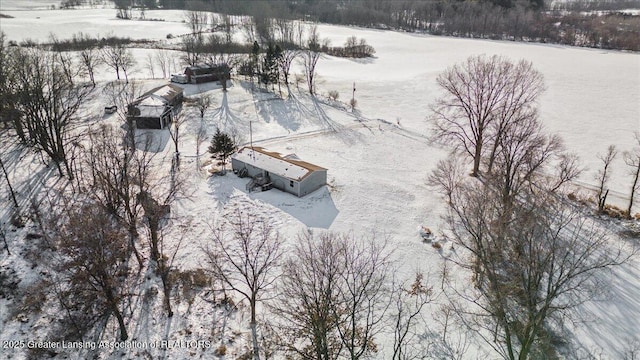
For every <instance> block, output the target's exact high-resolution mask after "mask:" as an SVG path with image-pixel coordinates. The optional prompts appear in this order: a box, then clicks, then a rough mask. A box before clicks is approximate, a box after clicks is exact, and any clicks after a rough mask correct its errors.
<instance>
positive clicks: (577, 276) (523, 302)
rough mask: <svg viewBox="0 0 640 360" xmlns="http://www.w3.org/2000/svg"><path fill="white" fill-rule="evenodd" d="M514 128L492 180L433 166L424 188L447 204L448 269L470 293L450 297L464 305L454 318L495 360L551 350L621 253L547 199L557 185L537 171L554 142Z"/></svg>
mask: <svg viewBox="0 0 640 360" xmlns="http://www.w3.org/2000/svg"><path fill="white" fill-rule="evenodd" d="M516 129H520V130H519V131H514V130H513V129H511V130H509V132H508V133H509V134H505V135H504V136H503V137H502V139H501V145H500V149H501V150H500V152H499V153H498V157H497V158H496V166H495V169H494V171H493V173H492V174H491V175H492V176H487V177H484V178H483V179H482V181H480V180H476V179H474V178H465V177H463V176H460V174H459V171H456V169H457V167H455V166H445V165H444V164H443V163H441V165H439V167H438V169H437V172H436V173H434V176H433V177H432V179H431V180H432V182H433V183H436V184H437V185H438V186H440V187H441V190H442V191H443V193H444V194H445V195H446V197H447V200H448V206H449V213H448V215H447V216H446V219H447V221H448V224H449V230H450V238H451V240H453V241H454V243H455V244H456V248H457V249H462V250H463V251H462V252H461V253H464V254H463V255H462V256H461V257H460V261H456V263H457V265H459V266H461V267H462V268H464V269H467V270H469V271H471V272H472V273H473V274H474V278H473V283H474V285H475V290H473V291H465V289H460V288H453V290H454V294H453V295H454V296H456V297H460V298H462V299H464V302H463V305H462V306H460V307H456V311H457V314H458V315H460V319H462V320H463V321H464V322H465V324H466V325H467V326H468V327H469V329H471V330H473V331H474V332H476V334H478V335H479V336H481V337H482V338H483V339H484V340H485V341H486V342H487V344H489V345H490V346H492V347H493V348H494V349H495V350H496V351H497V352H498V353H499V354H500V355H501V356H502V357H504V358H506V359H527V358H530V357H534V356H544V355H543V353H541V351H543V350H544V349H547V350H549V351H552V349H551V345H550V344H549V343H548V342H547V340H548V337H546V336H545V334H546V332H547V331H549V329H550V326H551V323H552V321H553V320H555V319H557V317H558V316H559V315H567V310H569V309H572V308H575V307H576V306H577V305H578V304H580V303H581V302H582V301H584V300H585V299H586V298H588V296H589V294H590V290H592V289H593V286H595V285H596V284H597V283H598V275H599V274H601V272H602V271H606V269H608V268H610V267H612V266H615V265H618V264H620V263H622V262H624V261H625V260H626V259H627V258H628V254H626V253H625V252H624V251H623V250H622V248H621V246H620V247H617V246H615V245H612V244H611V243H610V240H609V239H608V237H607V236H606V234H605V233H604V231H603V230H602V229H600V228H599V226H598V224H597V223H596V222H595V220H594V219H591V218H588V217H585V216H583V214H582V212H581V211H580V209H578V208H575V207H574V206H573V205H572V204H569V203H567V202H565V200H564V199H563V197H562V196H559V195H557V194H556V193H555V192H554V191H555V190H557V188H558V185H554V184H557V183H558V182H562V181H563V180H564V179H565V178H563V179H561V180H556V179H553V178H551V177H553V176H550V175H549V173H550V172H548V171H546V170H545V169H548V168H549V167H551V166H552V164H554V162H553V161H552V160H553V159H554V156H555V155H557V154H558V152H560V151H561V147H559V141H558V140H556V139H554V137H548V136H545V135H544V134H542V133H541V132H540V129H539V128H536V127H534V128H533V129H531V128H528V127H522V126H520V127H516ZM531 130H535V131H531ZM448 172H453V173H448ZM560 173H561V174H562V173H564V172H563V171H561V172H560ZM558 176H559V175H558ZM436 177H438V178H440V177H441V178H442V179H443V180H436V179H435V178H436ZM572 177H573V176H568V177H566V178H569V179H570V178H572ZM470 305H471V307H470ZM488 334H492V336H487V335H488Z"/></svg>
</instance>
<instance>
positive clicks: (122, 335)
mask: <svg viewBox="0 0 640 360" xmlns="http://www.w3.org/2000/svg"><path fill="white" fill-rule="evenodd" d="M112 311H113V312H114V314H116V318H117V319H118V326H120V341H125V340H127V339H128V338H129V335H128V334H127V326H126V325H125V323H124V318H122V314H121V313H120V310H118V307H117V306H115V305H114V306H113V309H112Z"/></svg>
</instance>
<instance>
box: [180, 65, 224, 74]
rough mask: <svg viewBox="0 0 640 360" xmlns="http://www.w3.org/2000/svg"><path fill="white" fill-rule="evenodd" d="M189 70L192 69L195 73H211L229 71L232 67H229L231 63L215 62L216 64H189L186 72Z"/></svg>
mask: <svg viewBox="0 0 640 360" xmlns="http://www.w3.org/2000/svg"><path fill="white" fill-rule="evenodd" d="M187 70H189V71H191V73H192V74H193V75H209V74H216V73H219V72H228V71H229V70H230V69H229V65H227V64H225V63H220V64H214V65H195V66H189V67H187V68H186V69H185V73H186V71H187Z"/></svg>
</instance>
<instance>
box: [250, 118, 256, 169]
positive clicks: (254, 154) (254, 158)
mask: <svg viewBox="0 0 640 360" xmlns="http://www.w3.org/2000/svg"><path fill="white" fill-rule="evenodd" d="M252 124H253V121H251V120H249V146H250V147H251V157H252V158H253V161H255V160H256V152H255V151H254V150H253V127H252Z"/></svg>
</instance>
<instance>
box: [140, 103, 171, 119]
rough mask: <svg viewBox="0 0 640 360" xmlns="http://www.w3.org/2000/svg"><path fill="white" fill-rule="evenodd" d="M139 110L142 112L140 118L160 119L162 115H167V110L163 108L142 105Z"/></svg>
mask: <svg viewBox="0 0 640 360" xmlns="http://www.w3.org/2000/svg"><path fill="white" fill-rule="evenodd" d="M138 110H139V111H140V115H138V116H139V117H152V118H160V117H161V116H162V114H164V113H165V111H166V110H165V108H164V107H161V106H153V105H152V106H148V105H142V106H138Z"/></svg>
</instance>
